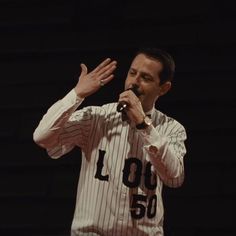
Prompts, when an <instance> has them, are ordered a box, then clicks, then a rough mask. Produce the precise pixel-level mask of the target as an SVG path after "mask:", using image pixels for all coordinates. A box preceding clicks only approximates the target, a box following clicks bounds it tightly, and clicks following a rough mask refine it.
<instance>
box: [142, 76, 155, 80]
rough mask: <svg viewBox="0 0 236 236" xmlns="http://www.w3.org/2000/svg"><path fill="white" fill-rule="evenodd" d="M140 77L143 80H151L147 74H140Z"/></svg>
mask: <svg viewBox="0 0 236 236" xmlns="http://www.w3.org/2000/svg"><path fill="white" fill-rule="evenodd" d="M142 79H143V80H144V81H153V79H152V77H150V76H148V75H143V76H142Z"/></svg>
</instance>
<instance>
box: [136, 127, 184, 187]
mask: <svg viewBox="0 0 236 236" xmlns="http://www.w3.org/2000/svg"><path fill="white" fill-rule="evenodd" d="M140 134H141V136H142V137H143V140H144V148H145V150H146V151H147V152H148V156H149V160H150V162H151V163H152V165H153V167H154V169H155V171H156V172H157V173H158V174H159V176H160V177H161V179H162V180H163V182H164V183H165V184H166V185H168V186H170V187H178V186H180V185H181V184H182V182H183V179H184V164H183V156H184V154H185V153H186V150H185V146H184V140H185V133H183V135H182V133H181V132H180V134H175V137H174V138H173V139H171V138H170V137H168V138H167V137H165V136H164V135H161V134H160V133H158V131H157V130H156V129H155V128H154V127H153V126H150V127H149V128H148V129H147V130H144V131H141V132H140ZM173 140H175V141H173Z"/></svg>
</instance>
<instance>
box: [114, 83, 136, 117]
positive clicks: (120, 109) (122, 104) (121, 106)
mask: <svg viewBox="0 0 236 236" xmlns="http://www.w3.org/2000/svg"><path fill="white" fill-rule="evenodd" d="M127 90H132V91H133V93H134V94H135V95H136V96H137V97H138V96H139V95H140V94H139V91H138V86H137V85H136V84H134V85H133V86H132V87H131V88H129V89H127ZM127 106H128V104H127V103H126V102H124V101H122V102H119V103H118V105H117V108H116V110H117V111H118V112H123V111H124V110H125V108H126V107H127Z"/></svg>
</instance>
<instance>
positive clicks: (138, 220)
mask: <svg viewBox="0 0 236 236" xmlns="http://www.w3.org/2000/svg"><path fill="white" fill-rule="evenodd" d="M82 101H83V99H80V98H78V97H77V96H76V93H75V91H74V90H71V91H70V92H69V93H68V94H67V95H66V96H65V97H64V98H63V99H61V100H59V101H57V102H56V103H55V104H54V105H52V107H51V108H49V110H48V111H47V113H46V114H45V115H44V117H43V118H42V120H41V121H40V123H39V125H38V127H37V128H36V130H35V132H34V140H35V142H36V143H37V144H39V145H40V146H42V147H43V148H45V149H47V152H48V154H49V156H51V157H52V158H59V157H61V156H63V155H64V154H66V153H68V152H69V151H70V150H72V149H73V148H74V147H75V146H79V147H80V148H81V152H82V162H81V170H80V178H79V182H78V188H77V197H76V206H75V211H74V217H73V222H72V227H71V235H72V236H77V235H104V236H110V235H112V236H121V235H122V236H126V235H127V236H131V235H137V236H152V235H153V236H154V235H155V236H163V235H164V233H163V219H164V217H163V216H164V214H163V213H164V208H163V202H162V187H163V183H164V184H165V185H167V186H170V187H178V186H180V185H181V184H182V182H183V179H184V164H183V157H184V155H185V153H186V149H185V145H184V141H185V139H186V132H185V129H184V127H183V126H182V125H181V124H180V123H179V122H177V121H176V120H174V119H173V118H170V117H168V116H166V115H165V114H163V113H161V112H160V111H158V110H156V109H155V108H153V109H152V110H151V111H150V114H151V118H152V121H153V125H151V126H150V127H148V128H147V129H145V130H137V129H136V127H135V125H134V124H133V123H132V122H127V121H122V118H121V113H119V112H117V111H116V106H117V103H110V104H106V105H103V106H88V107H85V108H82V109H79V110H77V108H78V107H79V105H80V104H81V103H82Z"/></svg>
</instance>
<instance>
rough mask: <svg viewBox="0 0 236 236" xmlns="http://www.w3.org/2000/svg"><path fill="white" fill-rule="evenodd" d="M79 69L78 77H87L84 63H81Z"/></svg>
mask: <svg viewBox="0 0 236 236" xmlns="http://www.w3.org/2000/svg"><path fill="white" fill-rule="evenodd" d="M80 67H81V73H80V77H82V76H85V75H87V73H88V68H87V66H86V65H85V64H84V63H81V64H80Z"/></svg>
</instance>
